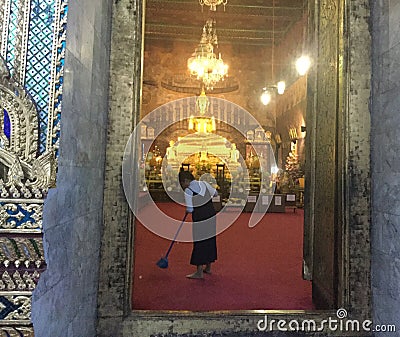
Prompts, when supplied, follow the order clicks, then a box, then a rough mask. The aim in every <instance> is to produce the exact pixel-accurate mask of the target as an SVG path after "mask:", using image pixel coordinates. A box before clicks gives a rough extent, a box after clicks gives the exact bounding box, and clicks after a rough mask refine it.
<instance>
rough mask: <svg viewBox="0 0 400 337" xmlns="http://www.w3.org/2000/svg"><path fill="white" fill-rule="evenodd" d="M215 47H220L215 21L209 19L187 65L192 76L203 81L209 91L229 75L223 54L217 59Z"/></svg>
mask: <svg viewBox="0 0 400 337" xmlns="http://www.w3.org/2000/svg"><path fill="white" fill-rule="evenodd" d="M214 46H218V38H217V34H216V30H215V20H213V19H208V20H207V22H206V24H205V25H204V27H203V33H202V36H201V39H200V43H199V45H198V46H197V48H196V49H195V51H194V53H193V54H192V56H191V57H190V58H189V59H188V61H187V65H188V68H189V71H190V74H191V75H192V76H195V77H196V78H197V79H198V80H201V81H202V82H203V83H204V86H205V87H206V89H209V90H212V89H213V87H214V85H215V84H216V83H217V82H219V81H221V80H223V79H224V77H225V76H227V74H228V66H227V65H226V64H225V63H224V61H223V60H222V58H221V54H219V56H218V57H217V55H216V54H215V52H214Z"/></svg>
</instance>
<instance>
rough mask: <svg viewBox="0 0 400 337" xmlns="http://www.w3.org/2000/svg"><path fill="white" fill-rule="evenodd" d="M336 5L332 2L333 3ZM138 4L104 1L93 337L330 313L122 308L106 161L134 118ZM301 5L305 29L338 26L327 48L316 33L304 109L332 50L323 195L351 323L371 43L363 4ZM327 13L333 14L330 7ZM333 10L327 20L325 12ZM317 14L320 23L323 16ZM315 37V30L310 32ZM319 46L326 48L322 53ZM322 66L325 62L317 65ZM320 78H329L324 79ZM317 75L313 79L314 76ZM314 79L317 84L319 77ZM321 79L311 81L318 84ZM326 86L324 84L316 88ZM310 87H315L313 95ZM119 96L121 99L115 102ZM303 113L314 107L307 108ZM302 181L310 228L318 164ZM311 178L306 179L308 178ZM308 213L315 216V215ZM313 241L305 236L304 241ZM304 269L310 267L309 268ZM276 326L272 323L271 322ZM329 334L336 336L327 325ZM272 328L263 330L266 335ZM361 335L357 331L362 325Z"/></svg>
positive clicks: (124, 261) (359, 283)
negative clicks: (108, 12)
mask: <svg viewBox="0 0 400 337" xmlns="http://www.w3.org/2000/svg"><path fill="white" fill-rule="evenodd" d="M337 6H339V7H337ZM144 8H145V1H139V0H133V1H132V0H119V1H115V3H114V8H113V30H112V41H111V46H112V49H111V64H110V108H109V111H110V114H109V134H108V145H107V163H106V165H107V169H106V177H105V180H106V186H105V197H104V226H105V227H104V233H103V240H102V242H103V246H102V258H101V270H100V285H99V303H98V306H99V326H98V336H110V335H113V336H117V335H118V336H132V335H138V336H145V335H151V334H153V335H163V336H168V335H174V336H179V335H185V336H195V335H198V334H199V333H203V334H204V335H210V336H212V335H213V333H212V332H210V331H214V332H220V333H221V332H223V333H227V332H229V333H230V336H235V335H236V334H237V335H238V336H239V335H240V334H243V333H244V332H246V334H247V335H249V336H251V335H252V334H256V333H258V332H259V331H258V329H257V323H258V322H259V321H260V320H262V319H264V317H265V315H268V317H269V318H271V319H275V320H279V319H283V320H285V321H289V320H291V319H293V320H305V319H308V320H310V319H312V320H315V321H316V322H321V321H322V320H326V319H328V318H329V317H332V318H333V319H335V318H337V312H336V310H328V311H313V312H303V311H302V312H293V311H290V312H289V311H279V312H277V311H268V312H261V311H257V312H253V311H252V312H247V311H246V312H237V311H231V312H223V313H222V312H218V313H187V312H185V313H180V312H178V313H177V312H153V311H151V312H148V311H146V312H144V311H132V310H131V305H130V304H131V303H130V298H131V296H130V295H131V294H130V292H131V288H132V287H131V271H132V251H133V249H134V247H133V221H132V220H133V219H132V217H131V213H130V211H129V207H128V204H127V202H126V200H125V197H124V195H123V191H122V188H121V186H122V177H121V170H120V169H116V168H115V161H116V160H118V159H119V160H122V156H123V153H124V150H125V148H124V146H125V144H126V143H127V141H128V138H129V135H130V133H131V131H132V129H133V127H134V125H136V124H137V121H138V118H139V115H140V100H141V83H142V76H141V74H142V65H143V39H144V36H143V32H144V22H145V15H144ZM310 11H311V12H312V13H313V14H315V16H314V18H315V19H316V20H315V21H314V22H311V24H312V27H322V26H323V24H324V22H325V27H327V28H326V29H329V21H330V20H331V19H333V20H334V21H335V22H336V23H337V36H336V38H337V40H336V38H335V40H336V43H332V44H329V46H326V47H333V48H335V50H334V51H333V52H332V51H331V52H326V53H325V52H324V51H323V49H321V46H323V43H324V41H321V39H316V40H314V42H315V43H316V44H314V51H315V52H316V53H317V54H316V55H317V58H316V60H317V65H318V66H317V67H316V69H317V71H316V72H315V73H314V74H313V75H312V76H314V78H313V79H312V80H311V81H309V82H310V83H311V85H310V86H309V88H308V90H309V92H308V97H309V101H310V103H312V104H311V106H313V107H318V102H319V103H321V99H322V97H323V95H325V94H326V93H324V92H321V91H320V90H322V89H323V88H324V83H327V82H324V80H323V71H324V68H323V67H322V63H320V58H321V56H322V55H335V58H334V59H333V60H332V61H333V62H334V64H333V65H332V67H331V68H329V69H330V70H329V71H330V73H329V74H328V73H327V74H328V75H329V76H331V75H332V73H333V74H334V75H335V77H334V78H335V85H336V89H335V90H334V91H333V92H332V93H331V94H332V95H333V96H335V100H336V102H337V104H336V105H335V118H336V122H337V128H336V129H335V131H334V133H335V138H334V139H335V141H334V145H335V147H334V150H333V152H331V153H333V154H334V155H335V158H334V159H335V160H334V162H335V167H336V169H337V170H336V172H333V174H334V175H335V180H334V181H333V185H334V192H333V196H332V198H333V199H332V200H333V203H334V204H333V205H334V207H333V209H334V213H333V214H332V216H333V220H332V221H333V222H334V223H335V224H336V226H337V227H336V232H335V235H336V236H337V239H338V240H336V241H335V244H334V246H335V251H336V252H337V254H336V255H335V256H336V257H335V259H337V263H336V268H337V274H336V275H338V278H337V280H336V281H335V282H337V285H338V288H337V304H338V306H341V307H343V308H344V309H346V310H347V311H348V312H349V313H350V315H351V317H353V318H354V319H358V320H359V321H361V320H365V319H369V318H370V316H371V314H370V281H369V275H370V269H369V263H370V246H369V228H370V217H369V213H370V195H369V193H370V188H369V172H370V162H369V129H370V125H369V124H370V123H369V120H370V117H369V107H368V103H369V96H370V76H371V71H370V68H371V67H370V63H371V61H370V57H369V53H365V50H366V49H369V48H370V44H371V41H370V33H369V30H368V19H369V1H368V0H354V1H352V2H348V1H346V0H341V1H339V2H336V1H334V0H321V1H315V4H314V5H313V6H311V8H310ZM333 13H335V14H333ZM332 15H333V18H332V17H331V16H332ZM324 20H325V21H324ZM313 31H314V36H317V38H318V37H321V35H318V31H317V30H313ZM324 53H325V54H324ZM325 70H326V71H328V69H325ZM329 76H328V77H329ZM318 81H320V82H318ZM321 81H322V82H321ZM318 83H320V84H318ZM325 89H326V90H328V89H330V90H331V89H332V88H331V87H330V86H329V85H325ZM318 92H319V94H318ZM121 102H125V103H124V104H121ZM308 113H309V114H313V113H317V111H316V109H315V108H313V109H312V110H311V111H309V112H308ZM317 125H318V124H317V121H316V120H315V119H314V120H313V119H312V118H311V119H310V124H308V126H307V133H308V134H307V136H308V138H309V139H310V140H311V139H312V138H313V137H312V135H313V132H315V131H316V129H315V128H316V127H317ZM310 149H311V151H310V154H309V158H310V159H311V160H316V159H320V157H321V154H320V153H321V148H320V144H318V143H317V142H313V141H312V140H311V143H310ZM309 172H310V173H309V176H308V182H309V188H308V190H307V191H306V193H307V198H308V200H309V204H308V206H307V207H309V210H310V212H308V215H307V217H306V221H307V222H308V224H309V225H310V227H309V228H311V231H313V230H314V228H315V224H316V223H315V221H317V220H318V217H316V216H315V214H317V213H318V212H319V211H318V210H317V209H316V204H315V203H313V202H311V201H312V200H314V199H313V198H315V196H316V195H317V194H318V193H319V191H318V184H317V182H316V180H315V174H316V173H317V172H318V169H317V168H316V167H315V165H310V171H309ZM313 175H314V176H313ZM316 212H317V213H316ZM309 244H311V245H312V244H313V242H311V243H310V242H309ZM309 275H310V276H311V273H310V274H309ZM275 327H276V326H275ZM326 332H327V333H328V334H335V333H332V332H329V331H326ZM272 333H273V332H271V334H272ZM361 334H364V335H365V331H363V332H361Z"/></svg>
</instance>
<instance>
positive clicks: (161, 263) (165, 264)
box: [156, 212, 188, 269]
mask: <svg viewBox="0 0 400 337" xmlns="http://www.w3.org/2000/svg"><path fill="white" fill-rule="evenodd" d="M187 215H188V212H186V213H185V216H184V217H183V220H182V222H181V224H180V226H179V228H178V230H177V231H176V233H175V236H174V239H173V240H172V242H171V244H170V246H169V248H168V250H167V254H165V256H164V257H162V258H161V259H159V260H158V261H157V263H156V265H157V266H158V267H160V268H162V269H166V268H168V255H169V253H170V252H171V249H172V246H173V245H174V243H175V240H176V237H177V236H178V234H179V232H180V231H181V228H182V226H183V224H184V223H185V219H186V216H187Z"/></svg>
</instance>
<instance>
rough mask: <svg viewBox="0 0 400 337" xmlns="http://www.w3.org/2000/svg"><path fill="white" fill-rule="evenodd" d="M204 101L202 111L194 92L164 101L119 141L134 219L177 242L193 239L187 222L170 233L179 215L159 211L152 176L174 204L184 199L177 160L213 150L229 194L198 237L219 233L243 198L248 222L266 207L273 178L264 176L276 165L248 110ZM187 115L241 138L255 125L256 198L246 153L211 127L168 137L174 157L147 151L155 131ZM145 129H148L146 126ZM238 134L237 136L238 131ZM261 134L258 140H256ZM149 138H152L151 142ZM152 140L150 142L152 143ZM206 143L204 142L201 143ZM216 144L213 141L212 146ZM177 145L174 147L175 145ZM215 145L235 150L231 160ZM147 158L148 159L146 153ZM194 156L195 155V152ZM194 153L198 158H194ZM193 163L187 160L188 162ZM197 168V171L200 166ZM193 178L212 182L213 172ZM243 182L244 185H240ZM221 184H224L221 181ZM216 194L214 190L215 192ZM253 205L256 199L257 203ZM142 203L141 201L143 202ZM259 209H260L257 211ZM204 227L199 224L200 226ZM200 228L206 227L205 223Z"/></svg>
mask: <svg viewBox="0 0 400 337" xmlns="http://www.w3.org/2000/svg"><path fill="white" fill-rule="evenodd" d="M208 99H209V101H210V107H212V108H211V109H210V110H209V111H207V112H199V111H196V110H195V107H196V97H195V96H194V97H187V98H183V99H179V100H175V101H171V102H169V103H167V104H164V105H162V106H160V107H158V108H157V109H155V110H153V111H152V112H150V113H149V114H147V115H146V116H145V117H144V118H143V119H142V120H141V121H140V122H139V123H138V124H137V125H136V127H135V128H134V130H133V132H132V134H131V136H130V138H129V140H128V142H127V144H126V147H125V152H124V157H123V162H122V182H123V187H124V192H125V196H126V198H127V201H128V204H129V206H130V208H131V210H132V212H133V213H134V214H135V217H136V219H137V220H138V221H139V222H140V223H141V224H142V225H144V226H145V227H146V228H147V229H149V230H150V231H152V232H153V233H155V234H157V235H158V236H160V237H163V238H166V239H170V240H172V239H174V240H176V241H180V242H191V241H193V235H192V230H191V226H183V227H182V229H181V230H180V231H179V236H177V237H176V233H177V229H178V228H181V226H180V223H181V221H180V219H174V218H171V217H170V216H168V214H166V213H164V212H163V211H162V210H161V209H160V208H159V207H158V206H157V205H156V203H155V202H154V201H153V198H152V195H151V194H150V191H149V190H150V186H151V184H152V183H154V182H156V183H158V184H160V181H161V183H162V186H163V191H164V192H165V193H166V194H167V196H168V197H169V199H171V200H172V201H174V202H175V203H177V204H181V205H184V201H183V198H182V197H183V191H182V189H181V187H180V184H179V181H178V173H179V170H180V168H181V165H182V164H184V163H186V162H188V161H189V158H191V157H196V156H200V159H201V155H204V156H207V157H208V156H214V157H216V158H219V159H220V160H221V162H223V163H224V164H225V166H224V168H225V173H226V172H229V175H230V180H229V191H227V192H228V195H229V200H228V201H227V202H226V203H225V204H224V205H223V208H222V210H221V211H224V210H225V209H228V207H230V206H231V205H232V204H235V207H230V208H229V212H225V213H224V216H221V217H218V226H217V232H215V229H214V228H212V229H210V230H204V231H203V232H202V233H201V234H200V236H199V237H198V238H197V239H198V240H204V239H207V238H209V237H212V236H214V235H215V234H219V233H221V232H222V231H224V230H225V229H227V228H228V227H229V226H231V225H232V224H233V223H234V222H235V221H236V219H237V218H238V217H239V215H240V214H241V212H242V210H243V209H244V208H245V205H246V202H253V200H254V204H255V205H254V209H255V210H258V211H253V212H252V213H251V214H250V218H249V220H248V226H249V227H254V226H255V225H256V224H257V223H258V222H259V221H261V219H262V218H263V215H264V214H265V213H266V212H267V209H268V206H269V204H270V203H271V202H272V197H271V198H270V197H269V196H270V195H272V194H273V193H274V190H275V181H274V179H270V175H271V174H272V171H274V169H275V168H276V161H275V155H274V151H273V148H272V147H271V144H270V142H269V141H265V139H266V134H265V131H264V129H263V128H262V126H261V125H260V124H259V122H258V121H257V120H256V119H255V118H254V116H252V115H251V114H250V113H249V112H248V111H246V110H245V109H243V108H241V107H240V106H238V105H236V104H234V103H232V102H229V101H227V100H225V99H221V98H217V97H209V98H208ZM191 118H200V119H201V120H203V119H205V118H209V119H211V120H213V121H214V122H215V123H216V125H217V126H218V125H221V126H224V127H225V128H226V127H229V130H230V131H231V132H232V133H235V134H236V135H237V136H238V137H240V138H245V139H247V135H248V132H249V131H251V132H253V131H254V130H256V133H257V134H255V135H254V142H255V143H256V145H257V146H253V147H252V152H251V158H250V159H251V160H253V159H254V158H257V163H256V164H257V165H258V167H259V171H260V173H261V175H260V176H261V177H262V179H261V181H260V183H261V189H260V191H261V193H262V194H263V196H262V197H259V198H257V197H256V196H254V195H250V190H251V188H250V175H251V174H250V172H249V168H248V167H247V165H246V158H243V157H242V155H241V154H240V152H239V151H238V150H236V145H235V144H231V143H230V142H229V141H228V139H226V138H224V137H222V136H220V135H218V127H217V131H216V132H212V133H207V132H200V131H197V132H195V133H193V132H188V133H187V134H186V135H184V132H183V133H182V136H181V137H178V139H177V140H176V141H175V142H173V143H174V145H173V147H172V145H171V144H170V146H171V147H172V148H173V149H174V151H172V152H171V153H174V155H173V156H174V160H173V161H172V159H171V157H170V158H168V155H167V153H166V154H165V156H164V157H161V154H157V155H155V153H153V152H152V151H150V149H151V147H152V144H153V143H154V142H155V141H156V140H157V139H158V137H160V139H165V138H166V137H168V135H171V134H170V130H171V127H173V126H174V124H176V123H180V124H179V125H184V124H185V122H188V121H190V119H191ZM149 130H151V132H149ZM239 135H240V136H239ZM260 140H263V141H260ZM154 144H155V143H154ZM154 144H153V145H154ZM207 144H209V146H207ZM216 144H217V145H218V146H216ZM178 149H180V150H179V151H178ZM221 150H225V152H224V153H225V155H226V153H227V151H232V153H233V151H236V152H235V160H234V161H232V160H231V159H230V158H229V159H228V158H227V157H226V158H224V157H223V155H221ZM150 158H151V159H150ZM196 158H197V157H196ZM200 159H199V161H200ZM152 161H156V162H161V165H159V164H158V166H161V168H157V170H156V169H155V166H154V168H152V167H150V166H151V165H150V164H149V163H151V162H152ZM164 163H165V164H164ZM191 166H192V167H193V166H194V165H193V164H192V165H191ZM199 171H201V172H202V170H201V169H199ZM199 180H205V181H207V182H209V183H211V184H213V185H216V181H215V177H213V176H211V175H210V174H207V173H204V174H202V175H201V176H200V178H199ZM246 182H248V183H247V185H246ZM224 187H225V188H226V186H224ZM221 197H222V196H220V198H221ZM259 205H261V206H260V207H259ZM144 206H146V207H144ZM260 209H262V211H260ZM204 227H205V226H204ZM205 228H206V227H205Z"/></svg>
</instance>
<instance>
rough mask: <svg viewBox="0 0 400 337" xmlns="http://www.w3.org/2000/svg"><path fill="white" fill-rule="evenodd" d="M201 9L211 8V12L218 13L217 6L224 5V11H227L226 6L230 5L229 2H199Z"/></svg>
mask: <svg viewBox="0 0 400 337" xmlns="http://www.w3.org/2000/svg"><path fill="white" fill-rule="evenodd" d="M199 2H200V5H201V9H202V10H203V6H204V5H206V6H209V7H210V11H216V10H217V6H218V5H220V4H223V5H224V10H225V5H226V4H227V3H228V0H199Z"/></svg>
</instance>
